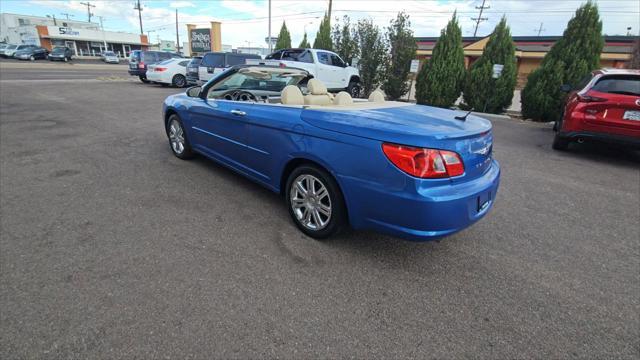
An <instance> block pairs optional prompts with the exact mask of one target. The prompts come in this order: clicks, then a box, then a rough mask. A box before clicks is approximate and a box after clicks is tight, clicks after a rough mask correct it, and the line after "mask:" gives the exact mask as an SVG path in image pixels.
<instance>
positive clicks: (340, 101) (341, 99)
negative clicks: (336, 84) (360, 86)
mask: <svg viewBox="0 0 640 360" xmlns="http://www.w3.org/2000/svg"><path fill="white" fill-rule="evenodd" d="M349 104H353V99H352V98H351V95H349V93H348V92H346V91H340V92H339V93H338V95H336V97H335V98H334V99H333V105H349Z"/></svg>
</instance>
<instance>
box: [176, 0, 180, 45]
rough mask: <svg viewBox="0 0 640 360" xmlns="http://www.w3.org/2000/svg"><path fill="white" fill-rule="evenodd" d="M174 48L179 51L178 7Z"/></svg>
mask: <svg viewBox="0 0 640 360" xmlns="http://www.w3.org/2000/svg"><path fill="white" fill-rule="evenodd" d="M176 49H177V50H178V53H180V34H178V9H176Z"/></svg>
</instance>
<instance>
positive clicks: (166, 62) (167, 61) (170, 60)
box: [158, 59, 180, 65]
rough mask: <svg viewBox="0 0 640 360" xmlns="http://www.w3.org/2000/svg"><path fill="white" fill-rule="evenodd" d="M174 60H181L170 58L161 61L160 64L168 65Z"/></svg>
mask: <svg viewBox="0 0 640 360" xmlns="http://www.w3.org/2000/svg"><path fill="white" fill-rule="evenodd" d="M174 61H180V59H168V60H165V61H161V62H159V63H158V65H167V64H171V63H172V62H174Z"/></svg>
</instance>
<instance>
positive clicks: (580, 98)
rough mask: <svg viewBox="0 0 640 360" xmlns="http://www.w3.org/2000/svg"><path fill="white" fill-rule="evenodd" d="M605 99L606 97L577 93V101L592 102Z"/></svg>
mask: <svg viewBox="0 0 640 360" xmlns="http://www.w3.org/2000/svg"><path fill="white" fill-rule="evenodd" d="M605 101H607V99H604V98H601V97H597V96H591V95H580V94H578V102H582V103H592V102H605Z"/></svg>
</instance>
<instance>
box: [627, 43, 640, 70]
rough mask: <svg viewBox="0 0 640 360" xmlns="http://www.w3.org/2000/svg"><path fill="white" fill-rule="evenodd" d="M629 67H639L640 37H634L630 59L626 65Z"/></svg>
mask: <svg viewBox="0 0 640 360" xmlns="http://www.w3.org/2000/svg"><path fill="white" fill-rule="evenodd" d="M627 67H628V68H629V69H640V37H639V38H637V39H636V41H635V42H634V44H633V50H631V61H630V62H629V65H628V66H627Z"/></svg>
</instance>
